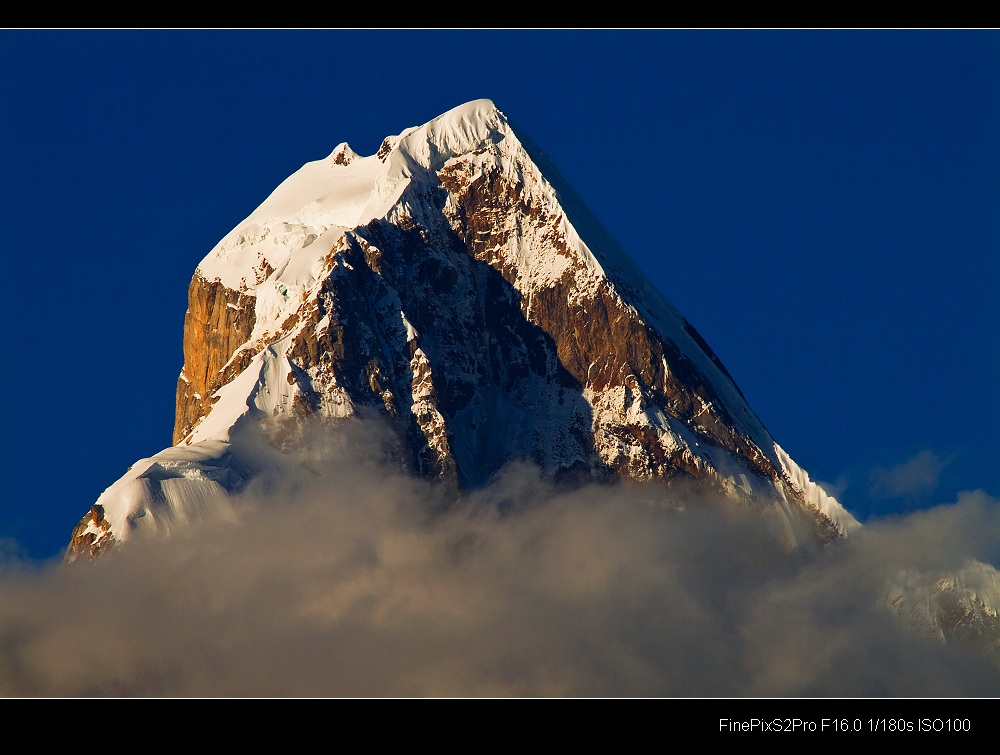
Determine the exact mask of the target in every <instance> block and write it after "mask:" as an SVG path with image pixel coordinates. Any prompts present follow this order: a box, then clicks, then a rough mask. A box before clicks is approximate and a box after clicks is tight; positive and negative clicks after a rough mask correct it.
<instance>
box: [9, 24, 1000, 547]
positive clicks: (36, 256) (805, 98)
mask: <svg viewBox="0 0 1000 755" xmlns="http://www.w3.org/2000/svg"><path fill="white" fill-rule="evenodd" d="M0 66H2V70H3V76H2V79H0V82H2V85H3V92H2V97H0V130H2V132H0V133H2V146H3V149H2V152H0V176H2V182H0V187H2V188H0V190H2V196H0V212H2V213H3V215H2V219H3V227H5V228H6V229H7V231H8V232H9V233H10V239H8V242H7V244H6V251H5V252H4V257H3V259H4V263H5V276H4V284H5V285H4V296H3V297H2V299H0V301H2V304H0V306H2V307H3V322H4V323H5V331H6V338H5V341H4V343H5V349H4V354H5V356H4V369H3V370H2V375H3V395H4V396H5V400H6V411H5V413H4V418H3V443H4V452H3V457H2V458H3V472H4V478H5V480H6V482H7V486H6V489H5V491H4V493H3V497H2V499H0V555H2V554H3V553H4V552H5V551H6V552H11V551H13V552H20V553H22V554H26V555H28V556H30V557H32V558H47V557H50V556H53V555H60V554H61V552H62V549H63V548H64V547H65V545H66V543H67V541H68V539H69V534H70V531H71V529H72V528H73V526H74V525H75V524H76V522H77V521H79V519H80V518H81V517H82V516H83V514H84V513H86V511H87V510H88V508H89V506H90V504H91V503H93V502H94V501H95V500H96V499H97V497H98V495H100V493H101V491H102V490H103V489H104V488H105V487H107V486H108V485H110V484H111V483H112V482H114V481H115V480H116V479H117V478H118V477H120V476H121V475H122V474H123V473H124V472H125V470H126V468H127V467H128V466H129V465H130V464H131V463H132V462H134V461H135V460H137V459H139V458H143V457H146V456H149V455H151V454H153V453H156V452H157V451H159V450H161V449H162V448H164V447H166V446H168V445H170V442H171V431H172V428H173V410H174V389H175V384H176V379H177V375H178V373H179V371H180V368H181V363H182V352H181V345H182V344H181V339H182V326H183V319H184V312H185V309H186V292H187V284H188V282H189V280H190V278H191V275H192V273H193V271H194V269H195V267H196V265H197V264H198V262H199V261H200V260H201V259H202V258H203V257H204V256H205V255H206V254H207V253H208V252H209V250H211V248H212V247H213V246H214V245H215V243H216V242H217V241H218V240H219V239H220V238H221V237H222V236H223V235H225V234H226V233H227V232H228V231H229V230H231V229H232V228H233V227H234V226H235V225H237V224H238V223H239V222H240V221H241V220H242V219H243V218H244V217H246V216H247V215H249V214H250V212H251V211H252V210H253V209H254V208H255V207H256V206H257V205H258V204H259V203H260V202H262V201H263V200H264V199H265V198H266V197H267V196H268V194H269V193H270V192H271V191H272V190H273V189H274V188H275V187H276V186H277V185H278V184H279V183H280V182H281V181H282V180H283V179H284V178H286V177H287V176H288V175H290V174H291V173H292V172H294V171H295V170H297V169H298V168H299V167H300V166H301V165H303V164H304V163H306V162H309V161H312V160H316V159H319V158H321V157H324V156H326V155H327V154H329V152H330V151H331V150H332V149H333V147H334V146H336V145H337V144H338V143H339V142H341V141H347V142H348V143H349V144H350V145H351V146H352V147H353V149H354V150H355V151H356V152H358V153H361V154H364V155H367V154H371V153H373V152H374V151H375V150H376V149H377V148H378V145H379V143H380V142H381V140H382V139H383V138H384V137H385V136H388V135H394V134H398V133H400V132H401V131H402V130H403V129H405V128H407V127H409V126H416V125H420V124H422V123H424V122H426V121H428V120H430V119H431V118H434V117H435V116H437V115H440V114H441V113H443V112H445V111H447V110H449V109H451V108H453V107H455V106H457V105H459V104H462V103H464V102H467V101H469V100H473V99H478V98H484V97H485V98H489V99H492V100H493V101H494V102H495V103H496V104H497V106H498V107H499V108H500V109H501V110H503V111H504V112H505V113H506V114H507V116H508V117H509V118H510V119H511V121H512V122H513V123H514V124H515V125H517V126H518V127H520V128H521V129H522V130H523V131H525V132H526V133H527V134H528V135H529V136H531V138H532V139H533V140H534V141H535V142H536V143H537V145H538V146H539V147H540V148H541V149H543V150H544V151H546V152H547V153H548V154H549V155H550V156H551V157H552V158H553V159H554V160H555V162H556V163H557V164H558V165H559V166H560V168H561V169H562V171H563V173H564V174H565V176H566V178H567V179H568V180H569V181H570V183H571V184H572V185H573V186H574V187H575V188H576V190H577V192H578V193H579V194H580V195H581V197H582V198H583V199H584V200H585V201H586V202H587V203H588V204H589V205H590V208H591V209H592V210H593V211H594V213H595V214H596V215H597V216H598V217H599V218H600V219H601V220H602V221H603V222H604V224H605V225H606V226H607V228H608V229H609V231H610V232H611V233H612V235H614V236H615V237H616V238H617V239H618V240H619V241H620V242H621V244H622V246H623V247H624V248H625V249H626V250H627V251H629V252H630V253H631V254H632V255H633V257H634V259H635V260H636V262H637V263H638V264H639V266H640V267H642V268H643V269H644V270H645V271H646V272H647V273H648V274H649V276H650V277H651V279H652V280H653V281H654V283H656V284H657V285H658V286H659V287H660V288H661V290H662V291H663V292H664V293H665V295H666V296H667V298H669V299H670V300H671V301H673V303H674V304H675V305H676V306H677V307H678V309H679V310H680V311H681V312H682V313H683V314H684V315H685V316H686V317H687V318H688V320H690V322H691V323H692V324H693V325H694V326H695V327H696V328H697V329H698V330H699V331H700V332H701V333H702V335H703V336H704V337H705V339H706V340H707V341H708V343H709V344H710V345H711V346H712V348H713V349H714V351H715V352H716V353H717V354H718V355H719V357H720V358H721V359H722V361H723V362H724V363H725V365H726V367H727V368H728V370H729V372H730V373H731V374H732V375H733V377H734V378H735V380H736V382H737V384H738V385H739V386H740V388H741V389H742V391H743V393H744V394H745V395H746V397H747V399H748V400H749V402H750V405H751V406H752V407H753V408H754V410H755V411H756V412H757V414H758V415H759V416H760V418H761V419H762V421H763V422H764V424H765V426H766V427H767V428H768V429H769V430H770V431H771V433H772V435H773V436H774V437H775V439H776V440H777V442H778V443H779V444H781V445H782V447H784V448H785V449H786V450H787V451H788V452H789V454H790V455H791V456H792V458H794V459H795V460H796V461H797V462H798V463H799V464H800V465H801V466H802V467H804V468H805V469H806V470H807V471H809V473H810V474H811V475H812V477H813V478H814V479H816V480H818V481H820V482H822V483H824V484H825V485H827V486H829V488H830V489H831V490H832V491H833V492H834V493H835V494H836V495H837V497H838V499H839V500H840V501H841V502H842V503H843V504H844V505H845V506H846V507H847V508H848V509H849V510H851V511H852V512H853V513H854V514H855V515H856V516H858V518H860V519H862V520H866V519H870V518H871V517H878V516H883V515H886V514H892V513H896V512H904V511H910V510H913V509H915V508H925V507H929V506H933V505H935V504H940V503H949V502H953V501H955V500H956V497H957V496H958V494H959V492H960V491H963V490H975V489H981V490H983V491H985V492H986V493H988V494H989V495H991V496H997V495H1000V464H998V461H1000V441H998V439H997V426H998V420H1000V401H998V398H997V387H998V386H1000V313H998V308H997V302H998V295H997V294H998V291H1000V32H997V31H992V30H988V31H962V30H922V31H921V30H918V31H905V30H897V31H889V30H886V31H880V30H866V31H852V30H842V31H825V30H815V31H809V30H785V31H780V30H776V31H766V30H765V31H750V30H745V31H741V30H730V31H713V30H702V31H698V30H527V31H525V30H242V31H241V30H194V31H184V30H103V31H102V30H10V29H8V30H4V31H0Z"/></svg>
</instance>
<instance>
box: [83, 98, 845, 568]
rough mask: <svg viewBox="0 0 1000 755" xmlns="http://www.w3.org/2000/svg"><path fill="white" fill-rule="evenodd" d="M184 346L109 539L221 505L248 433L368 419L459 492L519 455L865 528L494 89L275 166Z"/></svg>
mask: <svg viewBox="0 0 1000 755" xmlns="http://www.w3.org/2000/svg"><path fill="white" fill-rule="evenodd" d="M184 359H185V363H184V368H183V370H182V372H181V374H180V376H179V379H178V383H177V415H176V423H175V429H174V442H175V444H176V445H175V446H174V447H172V448H170V449H166V450H165V451H162V452H160V453H159V454H156V455H154V456H153V457H150V458H149V459H146V460H144V461H143V462H142V463H140V464H136V465H134V466H133V468H132V469H131V470H130V471H129V473H128V474H127V475H126V476H125V477H124V478H122V480H120V481H119V482H118V483H115V484H114V485H112V486H111V487H109V488H108V490H107V491H106V492H105V493H104V494H103V495H102V496H101V498H100V499H99V501H98V505H99V506H100V509H99V510H100V511H101V512H102V517H103V518H102V519H101V527H102V529H101V539H100V543H101V544H105V545H106V544H111V543H115V542H121V541H123V540H125V539H126V538H127V537H129V535H130V533H132V532H133V531H134V530H137V529H138V530H142V529H147V530H153V531H161V530H163V529H167V530H169V528H170V527H171V526H173V523H175V522H177V521H181V520H185V521H186V520H189V519H191V518H192V517H194V513H193V512H197V511H200V510H203V509H204V508H205V507H206V506H210V505H221V506H228V505H229V501H230V496H231V495H232V494H233V493H235V492H238V491H239V490H240V489H241V487H242V486H243V485H244V484H246V482H247V481H248V480H249V479H252V478H253V476H254V475H255V474H256V471H255V470H254V468H253V464H252V463H251V462H250V461H248V458H247V456H246V454H245V453H243V452H242V451H243V450H244V449H241V447H240V442H239V440H238V436H239V431H240V428H245V427H247V426H249V425H253V426H259V427H260V428H262V430H263V432H264V434H265V436H266V437H267V438H268V439H269V442H270V443H271V444H272V445H274V446H275V447H276V448H278V449H279V450H288V449H293V448H294V447H295V446H296V444H297V443H302V442H303V441H302V438H303V435H302V430H301V428H302V426H303V423H304V422H307V421H308V420H310V419H312V420H315V421H318V422H320V423H336V422H340V421H342V420H344V419H345V418H355V419H356V418H359V417H362V416H364V417H377V418H378V419H379V421H382V422H384V423H386V424H387V425H389V426H391V427H392V428H394V432H395V433H396V435H397V436H398V438H399V439H400V440H399V444H398V445H397V446H395V447H394V450H393V452H392V453H393V454H394V457H395V461H396V462H403V463H405V464H406V465H407V466H408V467H409V468H410V469H411V470H412V471H413V472H414V473H416V474H419V475H422V476H425V477H430V478H433V479H438V480H441V481H442V482H443V483H445V484H447V485H448V486H452V487H453V488H455V489H457V490H462V489H471V488H475V487H477V486H479V485H482V484H484V483H486V482H487V481H488V480H489V479H491V478H492V477H493V476H495V475H496V474H498V473H499V472H500V470H501V469H502V468H503V467H504V466H505V465H507V464H509V463H511V462H524V461H527V462H530V463H532V464H535V465H537V466H538V467H539V468H540V469H541V470H542V471H543V473H544V474H546V475H550V476H554V477H564V476H575V477H580V476H583V477H584V478H585V479H599V480H615V479H632V480H658V481H662V482H664V483H667V484H672V483H674V482H678V481H682V480H686V481H693V482H697V483H698V484H702V485H707V486H709V487H711V488H712V489H714V490H717V491H718V492H719V493H721V494H723V495H725V496H728V497H730V498H731V499H732V500H733V501H734V502H736V503H743V504H751V505H754V506H766V507H771V508H774V509H776V510H778V511H781V512H784V516H785V517H786V521H787V525H788V540H789V543H790V545H792V546H797V545H802V544H816V543H824V542H828V541H830V540H831V539H835V538H839V537H842V536H843V535H845V534H846V533H847V532H849V531H850V530H851V529H853V528H855V527H856V526H857V522H856V521H855V520H854V518H853V517H852V516H851V515H850V514H849V513H848V512H846V511H845V510H844V509H843V508H842V507H841V506H840V504H839V503H837V501H836V500H834V499H833V498H832V497H830V496H828V495H826V494H825V493H824V492H823V491H822V490H821V489H820V488H819V486H817V485H816V484H815V483H813V482H812V481H811V480H810V479H809V476H808V474H807V473H805V471H804V470H802V469H801V468H799V467H798V466H797V465H796V464H795V463H794V462H793V461H792V460H791V458H790V457H789V456H788V455H787V454H786V453H785V452H784V451H783V450H782V449H781V448H780V447H779V446H778V445H777V444H776V443H775V441H774V440H773V439H772V438H771V436H770V434H769V433H768V432H767V430H766V429H765V427H764V425H763V424H762V423H761V422H760V420H759V419H758V418H757V416H756V415H755V414H754V412H753V411H752V410H751V408H750V407H749V406H748V405H747V403H746V400H745V398H744V396H743V394H742V393H741V392H740V391H739V389H738V388H737V387H736V386H735V384H734V383H733V381H732V378H731V377H730V375H729V373H728V372H727V371H726V370H725V368H724V367H723V366H722V363H721V361H720V360H719V359H718V357H717V356H716V355H715V354H714V353H713V352H712V350H711V349H710V348H709V347H708V345H707V344H706V343H705V341H704V339H702V338H701V336H700V335H698V333H697V331H696V330H695V329H694V328H693V327H692V326H691V325H690V323H688V322H687V320H685V319H684V318H683V317H682V316H681V315H680V314H679V313H678V312H677V311H676V310H675V309H674V308H673V306H672V305H670V303H669V302H668V301H667V300H666V299H665V298H664V297H663V296H662V295H661V294H660V293H659V292H658V291H656V290H655V288H654V287H653V286H652V285H651V284H650V283H649V281H648V279H646V277H645V276H644V275H643V274H642V273H641V271H639V270H638V269H637V268H636V267H635V266H634V265H633V264H632V262H631V261H630V260H629V258H628V255H627V254H626V253H625V252H624V250H622V249H621V248H620V247H619V246H618V245H617V243H616V242H615V241H614V239H613V238H612V237H611V236H610V234H608V233H607V232H606V231H605V230H604V229H603V228H602V227H601V226H600V224H599V223H598V222H597V221H596V220H595V219H594V216H593V215H592V214H591V213H590V212H589V210H588V209H587V208H586V207H585V206H584V204H583V203H582V202H581V201H580V200H579V199H578V198H577V197H576V196H575V194H574V193H573V191H572V189H571V188H570V187H569V186H568V185H567V184H566V183H565V181H564V179H562V178H561V176H560V175H559V173H558V170H557V169H556V168H555V166H554V165H552V164H551V161H550V160H549V159H548V158H547V157H546V156H545V155H544V154H543V153H542V152H541V151H539V150H538V149H537V147H535V146H534V145H533V144H532V143H531V142H530V140H528V139H527V138H526V137H525V136H524V135H522V134H519V133H516V132H515V130H514V129H512V127H511V126H510V124H509V123H508V121H507V118H506V116H504V114H503V113H502V112H501V111H500V110H498V109H497V108H496V106H495V105H494V104H493V102H492V101H491V100H488V99H481V100H474V101H471V102H468V103H465V104H464V105H460V106H459V107H456V108H454V109H452V110H449V111H448V112H446V113H444V114H443V115H441V116H438V117H437V118H434V119H433V120H431V121H429V122H427V123H425V124H424V125H422V126H417V127H410V128H407V129H404V130H403V131H401V132H400V133H399V134H398V135H396V136H390V137H386V138H385V139H384V140H383V142H382V146H381V147H380V148H379V150H378V151H377V152H376V154H374V155H370V156H367V157H366V156H361V155H358V154H357V153H356V152H354V151H353V150H352V149H351V148H350V147H349V145H348V144H347V143H346V142H341V143H340V144H338V145H337V146H336V147H335V148H334V150H333V151H332V152H331V153H330V154H329V155H328V156H327V157H326V158H324V159H322V160H317V161H315V162H310V163H307V164H306V165H304V166H302V167H301V168H300V169H299V170H297V171H296V172H294V173H293V174H292V175H291V176H289V177H288V178H287V179H286V180H285V181H283V182H282V183H281V184H280V185H279V186H278V187H277V188H276V189H275V190H274V191H273V192H272V193H271V195H270V196H268V197H267V198H266V199H265V200H264V201H263V202H262V203H261V204H260V205H259V206H258V207H257V208H256V209H255V210H254V211H253V212H251V213H250V215H248V216H247V217H246V218H245V219H244V220H243V221H242V222H241V223H239V224H238V225H237V226H236V227H235V228H234V229H233V230H232V231H231V232H230V233H228V234H227V235H226V236H225V237H223V239H221V240H220V241H219V243H218V244H217V245H216V246H215V247H214V248H213V249H212V250H211V251H210V252H209V253H208V254H207V255H206V256H205V257H204V258H203V259H202V261H201V262H200V263H199V264H198V266H197V268H196V270H195V273H194V275H193V277H192V280H191V284H190V287H189V291H188V312H187V315H186V318H185V325H184ZM212 501H215V502H219V503H217V504H213V503H210V502H212ZM164 502H166V503H164ZM97 510H98V509H93V510H92V511H97ZM95 522H97V518H96V516H95V515H93V514H92V513H88V515H86V516H85V517H84V521H82V522H81V526H80V528H78V529H80V530H81V533H80V534H81V535H82V534H85V533H92V534H93V532H94V528H95V526H96V524H95ZM92 545H93V543H90V545H88V546H87V547H90V546H92ZM80 552H81V553H82V552H83V551H82V550H81V551H80Z"/></svg>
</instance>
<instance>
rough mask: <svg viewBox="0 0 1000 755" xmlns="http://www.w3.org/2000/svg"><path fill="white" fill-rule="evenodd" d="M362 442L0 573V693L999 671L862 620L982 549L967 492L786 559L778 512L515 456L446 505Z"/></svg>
mask: <svg viewBox="0 0 1000 755" xmlns="http://www.w3.org/2000/svg"><path fill="white" fill-rule="evenodd" d="M382 440H384V439H382ZM378 442H382V441H381V440H380V441H378ZM366 443H368V441H367V440H363V439H362V440H359V439H356V438H353V439H349V442H348V443H347V444H346V445H344V444H343V443H341V444H339V445H338V444H334V445H335V446H336V447H337V448H338V449H340V452H339V453H338V454H333V455H328V458H324V459H323V460H322V467H321V468H320V466H318V461H317V459H313V462H314V463H313V465H312V466H313V468H314V469H316V470H318V471H319V472H321V474H313V473H311V472H304V471H302V470H301V468H299V467H295V469H297V470H299V471H298V472H297V473H296V474H294V475H290V474H289V473H290V471H291V469H292V468H291V467H288V466H287V460H278V461H276V464H282V465H284V467H283V468H282V470H281V474H280V476H279V475H276V476H274V477H270V478H268V479H262V480H261V481H259V482H258V483H257V484H255V485H253V486H251V488H249V489H248V490H247V491H245V492H244V493H243V494H242V496H241V499H240V500H239V501H238V503H239V506H238V507H237V511H238V516H237V518H236V520H235V521H211V520H206V521H205V522H203V523H202V524H200V525H199V526H197V527H190V528H187V529H183V530H178V531H177V532H175V534H174V535H173V536H171V537H170V538H169V539H159V540H153V539H150V540H130V541H129V542H128V543H127V544H126V545H125V546H124V547H122V548H120V549H118V550H117V551H115V552H114V553H113V555H112V556H111V557H109V558H105V559H102V560H100V561H99V562H97V563H95V564H89V563H87V564H84V563H78V564H74V565H72V566H68V567H63V566H48V567H44V568H30V567H28V566H23V567H22V568H16V567H15V566H13V565H8V566H7V568H6V570H5V571H4V573H3V575H2V578H0V694H3V695H5V696H122V697H124V696H147V697H150V696H151V697H160V696H170V697H187V696H199V697H248V696H249V697H257V696H264V697H285V696H294V697H342V696H346V697H369V696H375V697H378V696H393V697H413V696H417V697H425V696H508V697H523V696H550V697H576V696H657V697H716V696H721V697H757V696H786V697H800V696H803V697H804V696H862V697H867V696H893V697H898V696H913V695H929V696H996V695H997V694H1000V668H998V667H997V666H991V665H990V664H989V663H983V656H982V655H981V654H978V653H975V652H972V651H966V650H963V649H961V648H956V647H954V646H948V645H945V644H942V643H941V642H940V641H939V640H938V639H936V638H934V637H931V636H924V635H922V634H920V633H919V632H914V631H912V629H911V628H910V627H909V626H908V625H907V624H906V623H905V622H902V621H900V619H899V617H898V615H897V614H895V613H893V612H891V611H888V610H887V609H886V607H885V594H886V592H885V591H886V586H887V585H888V584H890V583H891V581H892V579H894V578H895V576H896V575H898V574H900V573H914V574H937V573H938V572H940V571H941V570H948V569H956V568H960V567H961V566H962V565H963V564H965V563H967V562H968V559H969V557H970V555H971V556H974V557H977V558H983V559H987V560H988V559H991V558H992V559H996V558H997V557H998V556H1000V548H998V542H997V541H998V535H997V533H998V531H1000V527H998V524H1000V522H998V519H997V513H996V512H997V503H998V502H997V501H996V500H994V499H991V498H989V497H988V496H985V495H984V494H980V493H977V494H969V495H967V496H965V497H963V498H962V499H961V500H959V501H956V502H955V503H954V504H952V505H950V506H944V507H940V508H939V509H935V510H934V511H931V512H926V513H922V514H920V515H919V516H918V515H914V516H912V517H906V518H901V519H897V520H892V521H884V522H880V523H879V524H878V526H876V527H872V528H866V529H865V531H864V534H863V536H860V537H858V538H855V539H852V540H851V541H850V542H846V543H841V544H839V545H838V546H836V547H833V548H830V549H827V550H826V551H824V552H822V553H820V554H818V555H817V556H812V557H805V556H803V555H802V554H799V553H796V552H793V553H790V552H789V551H788V550H787V547H786V542H785V540H784V539H783V536H782V533H783V532H784V531H785V530H784V523H783V522H782V521H781V519H780V517H779V516H778V515H777V514H773V515H772V514H760V513H753V512H750V511H745V510H742V509H740V508H739V507H735V506H733V505H731V504H729V503H726V502H722V501H719V500H717V499H715V498H713V497H712V496H709V495H707V494H705V493H703V492H699V491H696V490H693V489H689V490H681V489H675V490H673V491H672V492H668V491H665V490H664V489H663V488H661V487H659V486H655V485H634V484H617V485H614V486H607V485H589V486H584V487H582V488H574V489H569V488H560V487H559V486H556V485H553V484H552V483H550V482H549V481H546V480H544V479H542V478H541V477H540V476H539V475H538V473H537V470H535V469H534V468H533V467H531V466H530V465H514V466H511V467H509V468H508V469H507V470H505V473H504V474H503V475H501V476H500V478H499V479H497V480H496V481H495V482H494V483H493V484H492V485H490V486H489V487H487V488H485V489H483V490H481V491H479V492H477V493H475V494H473V495H470V496H467V497H466V498H464V499H461V500H459V501H455V500H452V499H450V498H448V497H446V496H445V495H444V494H443V493H442V491H441V490H440V489H438V488H437V487H435V486H434V485H432V484H429V483H426V482H424V481H421V480H417V479H414V478H412V477H410V476H408V475H406V474H404V473H402V472H401V471H400V470H398V469H396V468H394V467H387V466H385V465H382V464H378V463H374V462H372V461H371V459H370V458H367V457H366V456H365V454H363V453H360V454H359V453H355V452H356V451H358V449H363V448H365V447H366V445H365V444H366ZM369 445H370V444H369ZM314 448H315V447H314ZM345 449H349V450H352V453H347V454H345V453H343V451H344V450H345ZM994 563H995V562H994Z"/></svg>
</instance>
